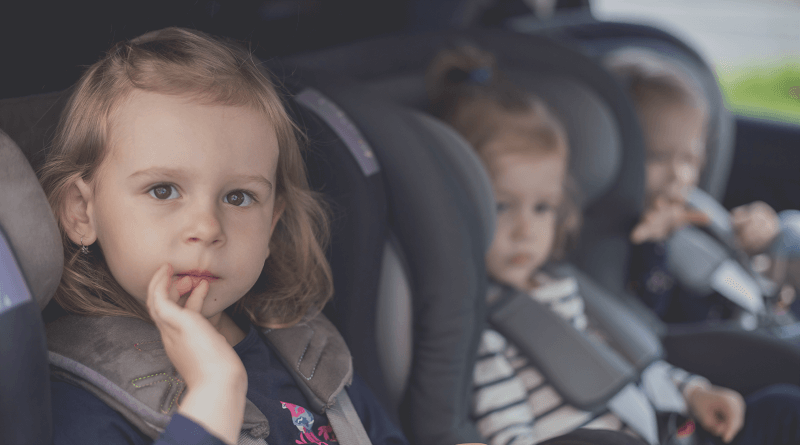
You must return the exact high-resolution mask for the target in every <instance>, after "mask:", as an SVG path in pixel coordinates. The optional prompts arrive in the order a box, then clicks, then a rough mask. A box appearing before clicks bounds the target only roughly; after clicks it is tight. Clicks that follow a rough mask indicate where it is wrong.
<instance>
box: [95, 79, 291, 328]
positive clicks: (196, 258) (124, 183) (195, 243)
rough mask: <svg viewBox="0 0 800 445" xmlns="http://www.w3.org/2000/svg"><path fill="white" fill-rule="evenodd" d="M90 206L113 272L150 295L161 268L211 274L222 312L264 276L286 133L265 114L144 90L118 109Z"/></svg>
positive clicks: (209, 308)
mask: <svg viewBox="0 0 800 445" xmlns="http://www.w3.org/2000/svg"><path fill="white" fill-rule="evenodd" d="M108 149H109V152H108V156H107V157H106V159H105V160H104V162H103V164H102V165H101V166H100V169H99V171H98V176H97V178H96V181H97V182H96V183H95V193H94V195H93V200H91V201H90V203H89V204H88V207H87V211H88V214H89V217H90V218H92V219H93V221H94V227H95V230H96V234H97V239H98V241H99V243H100V246H101V247H102V250H103V253H104V255H105V258H106V261H107V263H108V266H109V268H110V269H111V273H112V274H113V276H114V278H115V279H116V280H117V281H118V282H119V283H120V285H122V287H123V288H124V289H125V290H126V291H127V292H128V293H130V294H131V295H132V296H134V297H135V298H136V299H138V300H140V301H142V302H144V301H145V300H146V298H147V287H148V284H149V282H150V279H151V278H152V276H153V274H154V273H155V271H156V270H157V269H158V268H159V267H160V266H161V265H162V264H164V263H167V262H168V263H170V264H172V266H173V269H174V271H175V276H174V277H173V280H177V279H178V278H179V277H180V276H181V275H183V274H188V275H192V276H194V277H195V278H193V286H196V285H197V284H199V283H200V277H202V276H206V277H207V278H208V281H209V284H210V289H209V292H208V296H207V297H206V300H205V304H204V306H203V310H202V314H203V315H204V316H206V317H209V318H210V317H214V316H216V315H218V314H220V313H221V312H222V310H223V309H225V308H227V307H228V306H230V305H231V304H233V303H234V302H236V301H237V300H239V299H240V298H241V297H242V296H243V295H244V294H245V293H246V292H247V291H248V290H249V289H250V288H251V287H252V286H253V284H254V283H255V282H256V280H257V279H258V277H259V275H260V274H261V270H262V268H263V266H264V261H265V260H266V259H267V256H268V255H269V239H270V236H271V234H272V230H273V229H274V227H275V223H276V222H277V218H278V217H279V216H280V210H281V209H280V208H279V207H280V206H278V208H276V202H275V189H274V187H275V175H276V167H277V163H278V141H277V138H276V135H275V132H274V130H273V128H272V126H271V125H269V123H267V122H266V119H265V118H264V116H263V115H262V114H260V113H259V112H257V111H254V110H251V109H248V108H243V107H232V106H221V105H201V104H198V103H196V102H194V101H192V100H190V99H188V98H185V97H177V96H167V95H162V94H156V93H150V92H141V91H137V92H135V93H134V94H133V95H132V96H131V97H130V98H129V100H128V101H127V102H125V103H124V104H123V105H122V106H121V107H120V109H119V110H118V112H117V113H116V114H115V115H114V119H113V126H112V128H111V135H110V147H109V148H108Z"/></svg>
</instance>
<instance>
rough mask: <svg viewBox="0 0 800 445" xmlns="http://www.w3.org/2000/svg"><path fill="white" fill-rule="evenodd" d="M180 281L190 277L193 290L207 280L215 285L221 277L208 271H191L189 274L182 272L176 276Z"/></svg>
mask: <svg viewBox="0 0 800 445" xmlns="http://www.w3.org/2000/svg"><path fill="white" fill-rule="evenodd" d="M176 276H177V277H178V279H179V280H180V279H182V278H183V277H189V278H190V279H191V280H192V290H194V288H195V287H197V286H198V285H199V284H200V282H201V281H203V280H205V281H208V284H211V283H213V282H214V281H217V280H219V277H218V276H216V275H214V274H212V273H211V272H209V271H207V270H190V271H187V272H181V273H178V274H176Z"/></svg>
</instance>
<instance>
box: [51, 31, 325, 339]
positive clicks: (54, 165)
mask: <svg viewBox="0 0 800 445" xmlns="http://www.w3.org/2000/svg"><path fill="white" fill-rule="evenodd" d="M270 78H271V75H270V74H269V72H268V71H267V70H266V69H265V68H263V67H261V66H260V65H259V63H258V62H257V61H256V60H255V59H254V58H253V56H252V55H251V54H250V52H249V51H247V50H246V49H244V48H241V47H239V46H238V45H237V44H234V43H231V42H227V41H221V40H218V39H215V38H213V37H210V36H208V35H206V34H204V33H202V32H199V31H194V30H188V29H180V28H166V29H162V30H160V31H154V32H150V33H147V34H144V35H142V36H140V37H138V38H135V39H133V40H131V41H127V42H122V43H118V44H117V45H116V46H114V47H113V48H112V49H111V50H110V51H109V52H108V53H107V54H106V55H105V57H103V58H102V59H101V60H100V61H99V62H97V63H95V64H94V65H92V66H91V67H89V69H88V70H87V71H86V72H85V73H84V75H83V76H82V77H81V79H80V81H79V82H78V83H77V85H75V87H74V90H73V92H72V95H71V97H70V99H69V102H68V103H67V106H66V108H65V110H64V112H63V114H62V116H61V121H60V122H59V125H58V129H57V130H56V136H55V139H54V141H53V145H52V149H51V151H50V153H49V155H48V160H47V162H46V164H45V165H44V166H43V167H42V169H41V171H40V180H41V183H42V187H43V188H44V191H45V193H46V194H47V196H48V199H49V201H50V205H51V206H52V208H53V211H54V212H55V214H56V216H57V219H58V222H59V228H60V230H61V234H62V239H63V243H64V256H65V260H66V261H65V267H64V273H63V275H62V278H61V283H60V284H59V287H58V290H57V292H56V295H55V300H56V301H57V302H58V303H59V304H60V305H61V306H62V307H64V309H66V310H68V311H70V312H74V313H79V314H84V315H127V316H135V317H139V318H142V319H145V320H149V316H148V314H147V310H146V308H145V307H144V306H143V305H142V304H141V303H139V302H138V301H136V300H135V299H134V298H133V297H132V296H130V295H129V294H127V293H126V292H125V291H124V290H123V289H122V287H121V286H120V285H119V284H118V283H117V282H116V280H115V279H114V278H113V276H112V275H111V272H110V270H109V268H108V266H107V265H106V262H105V259H104V257H103V253H102V249H97V248H96V249H92V251H91V253H90V254H81V253H80V249H79V247H78V246H76V245H75V244H74V243H72V242H71V241H70V239H69V238H68V237H67V235H66V231H65V229H64V226H63V221H61V217H62V215H63V214H64V204H65V199H66V197H67V192H68V189H69V188H70V187H71V186H72V184H73V183H74V181H75V180H77V179H78V178H82V179H83V180H85V181H86V182H87V183H88V184H89V185H90V186H91V187H96V183H95V184H93V183H92V182H91V181H92V179H93V178H94V177H95V175H96V174H97V171H98V167H99V166H100V165H101V163H102V162H103V159H104V157H105V156H106V154H107V148H108V147H107V146H108V138H109V132H110V131H111V128H112V125H113V119H114V115H115V113H116V111H117V110H118V109H119V107H120V105H121V104H122V103H124V101H125V100H126V99H127V98H128V97H129V96H130V94H131V93H132V92H134V91H135V90H144V91H149V92H155V93H160V94H168V95H180V96H189V97H191V98H192V99H194V100H196V101H197V102H198V103H202V104H219V105H232V106H242V107H248V108H251V109H254V110H257V111H258V112H261V113H263V115H264V117H265V120H264V124H265V125H272V126H273V127H274V129H275V132H276V134H277V138H278V146H279V155H278V166H277V178H276V182H277V183H276V189H275V200H276V201H275V202H276V206H277V205H279V204H283V205H285V209H284V212H283V214H282V216H281V218H280V220H279V222H278V224H277V226H276V228H275V231H274V233H273V235H272V239H271V240H270V251H271V254H270V256H269V258H268V259H267V261H266V263H265V265H264V269H263V270H262V273H261V276H260V277H259V279H258V281H257V282H256V284H255V285H254V286H253V288H252V289H251V290H250V291H249V292H248V293H247V294H246V295H244V296H243V298H242V299H240V300H239V302H238V303H237V304H236V309H237V310H241V311H243V312H245V313H246V314H247V315H248V316H249V318H250V319H251V321H252V322H253V323H254V324H256V325H259V326H265V327H266V326H275V325H283V324H291V323H295V322H297V321H299V320H300V319H301V318H302V317H303V316H305V315H306V314H307V313H308V312H309V311H319V310H321V308H322V306H323V305H324V304H325V302H327V300H328V299H329V298H330V297H331V295H332V294H333V281H332V276H331V271H330V266H329V265H328V262H327V260H326V259H325V254H324V246H325V245H326V243H327V240H328V233H329V229H328V220H327V214H326V212H325V208H324V206H323V203H322V201H321V200H320V199H319V197H318V196H317V195H316V194H315V193H313V192H311V191H310V190H309V186H308V180H307V178H306V169H305V164H304V162H303V159H302V156H301V153H300V142H301V140H302V135H301V133H300V132H299V130H298V129H297V127H296V126H295V125H294V123H293V122H292V120H291V118H290V117H289V115H288V114H287V112H286V110H285V108H284V107H283V104H282V102H281V98H280V96H279V94H278V92H277V91H276V88H275V86H274V85H273V82H272V81H271V80H270Z"/></svg>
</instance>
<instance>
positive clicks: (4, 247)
mask: <svg viewBox="0 0 800 445" xmlns="http://www.w3.org/2000/svg"><path fill="white" fill-rule="evenodd" d="M0 190H2V192H0V357H2V364H0V443H4V444H5V443H8V444H42V443H47V442H48V441H49V436H50V429H51V424H52V422H51V415H50V386H49V383H48V382H49V368H48V366H47V345H46V341H45V337H44V326H43V324H42V320H41V317H40V315H39V314H40V311H41V309H42V308H43V307H44V304H45V303H46V302H47V300H48V299H49V298H50V295H52V294H53V292H54V291H55V289H56V287H57V285H58V281H59V279H60V277H61V268H62V266H63V256H62V255H60V254H54V252H55V253H59V252H60V245H61V237H60V236H59V234H58V229H57V228H56V222H55V219H54V218H53V215H52V213H51V212H50V206H49V205H48V204H47V199H46V198H45V196H44V192H43V191H42V189H41V187H39V182H38V181H37V180H36V176H35V175H34V173H33V171H32V170H31V167H30V165H29V164H28V163H27V161H26V160H25V157H24V156H23V155H22V153H20V151H19V149H18V148H17V146H16V144H15V143H14V142H13V141H12V140H11V138H9V137H8V135H6V134H5V133H4V132H3V131H2V130H0Z"/></svg>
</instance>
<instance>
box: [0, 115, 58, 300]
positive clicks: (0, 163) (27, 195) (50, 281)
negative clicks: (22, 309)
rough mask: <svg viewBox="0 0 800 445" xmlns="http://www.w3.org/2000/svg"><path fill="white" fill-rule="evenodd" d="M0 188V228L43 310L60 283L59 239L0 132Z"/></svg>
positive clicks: (39, 193) (16, 152) (15, 150)
mask: <svg viewBox="0 0 800 445" xmlns="http://www.w3.org/2000/svg"><path fill="white" fill-rule="evenodd" d="M0 184H2V186H0V228H2V230H3V232H5V234H6V236H7V237H8V241H9V243H10V244H11V249H12V250H13V251H14V254H15V255H16V258H17V261H18V262H19V264H20V267H21V268H22V273H23V275H24V276H25V280H26V282H27V283H28V287H29V288H30V291H31V294H32V295H33V298H34V299H35V300H36V302H37V303H38V304H39V307H40V308H42V309H43V308H44V307H45V306H46V305H47V303H48V302H49V301H50V298H51V297H52V296H53V294H54V293H55V291H56V288H57V287H58V283H59V281H60V280H61V273H62V271H63V267H64V253H63V252H64V251H63V247H62V244H61V235H60V234H59V231H58V226H57V225H56V220H55V218H54V217H53V212H52V211H51V210H50V204H49V203H48V202H47V197H46V196H45V194H44V191H43V190H42V187H41V186H40V185H39V181H38V179H37V178H36V174H34V172H33V169H32V168H31V166H30V164H29V163H28V160H27V159H26V158H25V156H24V155H23V154H22V152H21V151H20V149H19V147H17V144H15V143H14V141H12V140H11V138H10V137H8V135H7V134H6V133H4V132H3V131H2V130H0Z"/></svg>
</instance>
